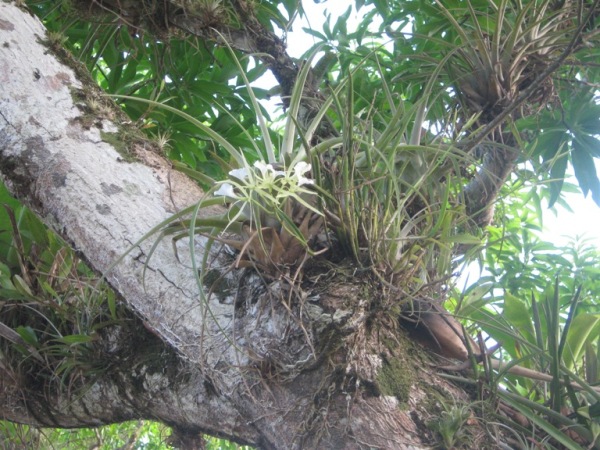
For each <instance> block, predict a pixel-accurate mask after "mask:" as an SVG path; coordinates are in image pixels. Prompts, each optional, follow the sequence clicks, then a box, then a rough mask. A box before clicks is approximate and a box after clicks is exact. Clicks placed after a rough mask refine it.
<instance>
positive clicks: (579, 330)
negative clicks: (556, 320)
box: [562, 314, 600, 370]
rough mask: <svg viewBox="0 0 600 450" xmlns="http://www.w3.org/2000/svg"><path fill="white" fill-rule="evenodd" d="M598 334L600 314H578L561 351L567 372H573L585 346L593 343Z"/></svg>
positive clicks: (599, 331) (599, 330)
mask: <svg viewBox="0 0 600 450" xmlns="http://www.w3.org/2000/svg"><path fill="white" fill-rule="evenodd" d="M599 334H600V314H578V315H577V316H576V317H575V318H574V319H573V321H572V322H571V326H570V328H569V334H568V336H567V341H566V345H565V348H564V350H563V355H562V357H563V363H564V365H565V367H566V368H567V369H569V370H573V367H574V365H575V364H576V363H578V362H579V361H580V358H581V357H582V355H583V353H584V351H585V346H586V345H587V343H588V342H593V341H594V340H595V339H596V338H597V337H598V335H599Z"/></svg>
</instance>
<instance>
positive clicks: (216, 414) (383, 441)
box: [0, 3, 467, 449]
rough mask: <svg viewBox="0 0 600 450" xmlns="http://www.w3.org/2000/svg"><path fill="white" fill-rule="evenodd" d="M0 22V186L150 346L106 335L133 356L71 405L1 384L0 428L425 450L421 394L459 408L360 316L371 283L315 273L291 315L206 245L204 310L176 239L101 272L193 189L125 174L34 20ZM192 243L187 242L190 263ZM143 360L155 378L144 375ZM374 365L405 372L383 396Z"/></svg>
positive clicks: (278, 292)
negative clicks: (136, 422)
mask: <svg viewBox="0 0 600 450" xmlns="http://www.w3.org/2000/svg"><path fill="white" fill-rule="evenodd" d="M0 17H2V21H1V22H0V84H1V85H2V90H0V172H1V174H2V178H3V180H4V182H5V183H6V185H7V186H8V187H9V188H10V190H11V191H12V192H13V193H14V194H15V195H16V196H17V197H18V198H19V199H20V200H21V201H23V202H24V203H26V204H27V205H29V206H30V207H31V208H32V209H33V210H34V211H35V212H36V213H37V214H38V215H39V216H40V217H42V218H43V219H44V220H45V222H46V223H47V224H48V225H50V226H51V227H52V228H54V229H55V230H56V231H57V232H58V233H59V234H61V235H62V236H63V237H64V238H65V239H67V241H68V242H69V243H70V244H71V245H72V246H73V247H74V248H75V249H76V250H77V251H78V252H80V254H81V255H83V256H84V257H85V259H86V260H87V262H88V263H89V264H90V265H91V267H93V268H94V269H95V270H96V271H97V272H98V273H104V274H105V275H106V277H107V279H108V281H109V282H110V284H111V285H112V286H113V287H114V289H115V290H116V291H118V293H119V294H120V295H121V296H122V298H123V301H124V302H125V304H126V305H127V308H129V309H130V310H131V311H133V312H134V313H135V315H136V317H137V318H138V319H136V320H137V322H136V323H137V326H138V330H139V331H138V334H139V335H141V336H146V338H147V339H148V340H152V339H154V336H156V337H157V339H158V340H159V341H158V342H155V341H152V342H154V344H153V345H152V346H148V347H143V346H144V345H145V344H140V342H139V341H137V342H136V341H127V340H125V339H120V338H119V336H122V335H119V334H118V333H117V334H115V335H112V337H110V336H105V339H113V340H114V339H117V341H118V347H119V349H120V350H119V352H118V354H125V355H130V358H129V359H127V358H123V359H121V360H119V359H118V358H117V354H115V358H116V359H115V361H114V363H115V369H114V372H111V373H109V374H107V375H106V377H103V378H100V379H98V380H93V384H92V389H90V390H89V391H87V392H86V393H85V395H84V396H83V397H82V398H81V399H80V400H79V401H78V402H76V403H74V404H71V403H70V402H68V401H62V402H61V401H57V400H59V399H61V398H63V397H62V396H64V395H65V393H64V392H60V391H59V390H58V389H57V388H56V386H54V389H53V387H52V386H39V391H38V392H33V391H32V390H31V386H24V384H23V382H22V380H18V379H11V378H9V377H8V376H6V377H4V376H3V377H2V378H1V380H2V381H1V384H0V402H1V404H2V405H3V407H2V408H0V410H1V411H2V413H1V417H2V418H4V419H9V420H14V421H19V422H25V423H31V424H49V422H50V424H54V425H56V426H65V427H77V426H83V427H87V426H90V425H97V424H101V423H111V422H115V421H120V420H124V419H133V418H149V417H152V418H158V419H159V420H162V421H163V422H165V423H167V424H170V425H172V426H174V427H175V428H177V429H180V430H184V432H187V433H192V434H194V433H198V432H206V433H212V434H218V435H221V436H225V437H228V438H230V439H232V440H235V441H238V442H243V443H249V444H252V445H254V446H257V447H260V448H268V449H280V448H281V449H291V448H292V449H293V448H298V449H299V448H344V449H355V448H356V449H357V448H389V449H392V448H393V449H420V448H431V447H432V446H433V445H435V441H436V438H435V436H434V435H433V434H432V433H431V431H430V430H429V429H428V428H427V427H426V425H425V424H426V423H427V422H428V421H429V420H430V418H431V417H434V416H435V415H436V414H437V412H439V404H437V402H436V401H435V400H433V399H432V398H433V397H432V395H431V391H432V389H433V390H434V391H435V392H438V393H442V394H444V395H445V396H447V397H451V398H453V399H461V398H462V399H465V400H466V399H467V397H466V395H465V393H464V392H463V391H461V390H460V389H457V388H456V387H454V386H452V385H451V384H449V383H447V382H446V381H445V380H444V379H443V378H441V377H439V376H437V375H436V374H435V373H434V372H433V371H432V370H431V367H430V365H429V364H430V363H429V362H428V360H427V359H426V357H425V356H424V355H423V351H422V349H420V348H417V347H414V346H413V345H412V344H411V343H410V342H409V341H408V340H406V339H404V335H403V333H402V332H401V330H399V329H398V328H397V326H396V325H397V321H396V318H393V317H391V316H390V315H389V313H387V312H385V311H384V312H381V314H382V316H381V317H379V318H375V319H377V320H367V318H369V319H373V313H372V311H369V300H370V299H371V297H372V295H373V292H370V291H369V287H370V286H371V284H369V283H368V280H365V279H361V278H360V277H358V276H355V275H354V274H352V273H351V274H349V275H343V274H342V275H339V276H336V277H332V278H330V279H329V278H328V277H327V276H325V275H326V274H327V273H328V271H327V270H325V269H324V270H323V274H322V276H317V277H315V281H314V282H313V285H311V286H303V287H302V292H303V293H304V294H305V298H304V299H303V301H302V302H294V303H293V304H289V303H287V302H286V300H287V299H289V298H290V291H289V285H288V284H286V283H285V282H283V281H278V282H271V283H270V284H269V285H268V286H265V284H264V281H263V280H262V279H261V278H260V277H258V276H257V275H256V274H254V273H253V272H249V271H229V270H228V269H229V268H230V266H231V262H232V258H231V257H230V256H228V255H227V252H224V251H221V249H220V248H218V246H215V247H214V248H213V249H212V250H211V254H210V255H208V257H209V260H210V261H211V268H212V270H214V271H216V275H217V277H218V278H221V280H222V282H221V285H222V287H221V288H220V290H219V293H218V295H217V294H215V295H212V296H211V297H210V298H209V299H208V300H207V303H205V302H204V301H203V300H202V299H201V297H200V295H199V290H198V287H197V285H196V281H195V278H194V276H193V273H192V270H191V259H190V256H191V255H190V253H189V252H190V247H191V246H190V245H189V243H187V242H184V241H185V240H181V241H179V244H178V254H177V255H175V252H174V251H173V247H172V243H171V241H170V239H164V240H163V241H161V243H160V244H159V245H158V246H157V248H156V251H155V253H154V255H153V256H152V258H150V259H149V260H148V258H147V255H148V253H149V250H150V248H151V247H152V245H153V243H154V239H149V240H146V241H144V242H142V243H140V244H138V245H137V247H136V249H135V250H134V251H132V252H131V253H130V254H129V255H127V256H126V257H125V258H124V259H123V260H122V261H121V262H120V263H119V264H118V265H117V266H116V267H112V264H113V263H114V262H115V261H116V260H117V259H118V258H119V257H120V256H121V255H123V254H124V253H125V252H126V251H127V250H128V249H129V248H130V246H131V245H132V243H135V242H137V241H138V240H139V239H140V238H141V237H143V236H144V235H145V234H146V233H147V232H148V231H149V230H150V229H151V228H152V227H153V226H155V225H157V224H158V223H160V222H161V221H163V220H165V219H166V218H168V217H169V216H170V215H171V214H173V212H175V211H177V210H179V209H180V208H183V207H185V206H188V205H190V204H191V203H193V202H194V200H197V199H198V198H199V197H200V196H201V195H202V193H201V191H200V190H199V189H198V188H197V187H196V186H195V184H194V183H192V182H191V181H190V180H188V179H187V178H186V177H185V176H183V175H181V174H178V173H175V172H172V171H170V166H169V164H168V162H167V161H165V160H163V159H162V158H161V157H160V156H158V155H156V154H154V153H152V152H151V151H150V150H148V149H146V148H144V146H143V145H141V144H140V145H137V146H136V147H135V149H134V152H135V155H136V157H137V161H136V162H125V161H124V159H123V158H122V157H121V155H120V154H119V153H118V152H117V151H116V150H115V149H114V148H113V147H112V146H111V145H109V144H108V143H106V142H104V141H103V140H102V137H101V131H104V132H107V131H116V124H115V123H112V122H110V121H108V120H103V119H98V120H97V121H95V122H94V124H92V125H89V126H86V125H84V122H85V121H83V120H82V114H83V113H82V111H81V110H80V108H78V106H77V104H76V102H75V101H74V100H73V97H72V93H73V91H74V90H77V89H82V88H83V86H82V84H81V83H80V82H79V81H78V80H77V78H76V76H75V74H74V73H73V71H72V70H70V69H69V68H68V67H66V66H65V65H63V64H61V63H59V62H58V61H57V59H56V58H55V57H54V56H52V54H51V52H49V51H48V49H47V48H45V47H44V46H43V45H42V44H41V43H40V40H41V39H43V38H44V33H45V31H44V28H43V26H42V25H41V24H40V23H39V21H37V19H35V18H33V17H32V16H31V15H29V14H27V13H25V12H23V11H22V10H20V9H19V8H17V7H16V6H14V5H13V4H10V3H0ZM86 89H90V87H89V86H88V87H86ZM204 244H205V243H204V241H203V240H202V239H196V242H195V244H194V246H193V249H194V251H195V252H196V258H197V259H200V258H202V256H203V253H204V252H205V251H206V249H205V248H204ZM145 265H146V270H145V272H144V268H145ZM373 323H376V324H378V326H373ZM140 324H143V327H142V326H140ZM384 343H385V344H384ZM141 347H143V348H141ZM145 352H153V355H154V358H153V359H154V360H155V361H160V362H161V364H162V365H163V366H160V365H159V366H158V367H157V366H156V365H154V366H152V367H149V366H148V365H144V364H143V363H141V361H144V359H143V356H144V353H145ZM172 352H176V353H172ZM164 354H169V355H172V357H171V358H163V356H162V355H164ZM175 355H176V356H175ZM138 357H139V358H141V359H137V358H138ZM0 362H1V363H2V364H1V365H0V369H1V370H2V372H3V373H2V375H8V371H7V370H6V367H5V366H4V364H6V361H0ZM117 363H118V364H117ZM161 367H162V368H163V370H160V369H161ZM385 367H394V368H396V369H398V370H399V369H402V373H403V374H405V375H404V376H403V378H402V380H403V382H402V383H399V385H400V386H399V387H398V389H397V390H394V389H393V390H392V392H390V391H389V390H382V389H381V388H380V386H381V384H382V383H380V377H381V374H382V372H383V368H385ZM134 388H135V389H134ZM67 399H68V398H67ZM48 405H54V406H53V407H52V408H51V409H50V410H49V409H48V408H49V406H48ZM91 405H94V407H93V408H92V406H91ZM45 412H46V413H48V414H50V413H51V414H50V415H48V414H45Z"/></svg>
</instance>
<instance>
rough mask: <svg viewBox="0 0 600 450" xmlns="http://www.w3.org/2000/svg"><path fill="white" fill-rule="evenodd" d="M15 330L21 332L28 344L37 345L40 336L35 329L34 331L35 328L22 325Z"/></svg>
mask: <svg viewBox="0 0 600 450" xmlns="http://www.w3.org/2000/svg"><path fill="white" fill-rule="evenodd" d="M15 331H16V332H17V333H19V336H21V338H22V339H23V340H24V341H25V342H26V343H27V344H29V345H32V346H34V347H37V345H38V338H37V335H36V334H35V331H33V328H31V327H30V326H20V327H17V328H15Z"/></svg>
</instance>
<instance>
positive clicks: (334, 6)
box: [261, 0, 600, 247]
mask: <svg viewBox="0 0 600 450" xmlns="http://www.w3.org/2000/svg"><path fill="white" fill-rule="evenodd" d="M302 4H303V6H304V10H305V12H306V15H307V17H303V18H301V19H300V18H297V19H296V21H295V22H294V25H293V28H292V30H291V31H290V33H289V34H288V36H287V45H288V52H289V54H290V55H291V56H292V57H295V58H299V57H300V56H301V55H302V54H304V52H306V50H308V49H309V48H310V47H311V46H312V45H314V44H315V43H316V41H315V39H314V37H312V36H310V35H307V34H306V33H304V32H303V31H302V28H309V27H311V28H313V29H315V30H317V31H322V27H323V25H322V24H323V22H324V21H325V19H326V14H327V11H330V13H331V16H332V17H331V25H332V26H333V24H335V22H336V20H337V17H338V16H339V15H341V14H342V13H344V12H345V11H346V10H347V8H348V4H347V3H346V2H340V1H339V0H328V1H325V2H323V3H321V4H316V3H314V1H313V0H304V1H303V2H302ZM359 21H360V19H359V16H358V15H357V14H356V12H355V11H353V12H352V14H351V15H350V17H349V20H348V22H347V27H348V31H352V29H353V28H354V27H356V25H357V24H358V23H359ZM309 24H310V26H309ZM264 81H265V85H266V86H265V87H269V88H270V87H273V86H274V85H275V81H274V80H273V79H271V80H270V81H268V80H264ZM261 85H262V83H261ZM596 168H597V171H598V173H600V163H596ZM571 181H572V182H573V183H575V184H576V181H574V180H571ZM567 201H568V203H569V206H570V207H571V209H572V210H573V213H570V212H568V211H566V210H564V209H562V208H560V209H559V210H558V214H555V213H554V212H553V211H551V210H548V209H546V210H545V211H544V228H545V232H544V235H543V239H544V240H548V241H552V242H554V243H555V244H558V245H564V244H567V243H568V242H569V240H570V239H571V238H575V237H576V236H585V237H587V238H590V239H593V240H594V242H595V245H596V246H597V247H600V207H598V206H597V205H596V204H595V203H594V201H593V200H592V198H591V195H588V197H587V198H584V197H583V195H582V194H581V193H578V194H569V195H568V197H567Z"/></svg>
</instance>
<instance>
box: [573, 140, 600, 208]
mask: <svg viewBox="0 0 600 450" xmlns="http://www.w3.org/2000/svg"><path fill="white" fill-rule="evenodd" d="M571 160H572V162H573V169H574V170H575V177H576V178H577V181H578V182H579V186H580V187H581V190H582V191H583V195H587V194H588V192H590V191H591V192H592V198H593V199H594V201H595V202H596V204H597V205H598V206H600V180H598V175H597V174H596V166H595V165H594V159H593V158H592V156H591V155H590V153H589V152H588V151H587V148H585V147H584V146H583V145H582V144H581V143H580V141H577V140H575V141H574V142H573V151H572V152H571Z"/></svg>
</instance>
